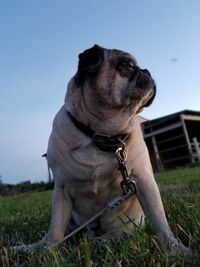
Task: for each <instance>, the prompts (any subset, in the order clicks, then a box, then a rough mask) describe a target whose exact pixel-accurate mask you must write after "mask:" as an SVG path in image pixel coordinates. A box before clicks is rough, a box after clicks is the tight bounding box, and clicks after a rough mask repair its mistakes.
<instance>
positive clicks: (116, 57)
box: [105, 49, 137, 65]
mask: <svg viewBox="0 0 200 267" xmlns="http://www.w3.org/2000/svg"><path fill="white" fill-rule="evenodd" d="M105 56H106V58H107V60H108V61H116V62H118V61H123V60H131V61H133V63H134V64H135V65H137V61H136V59H135V58H134V57H133V56H132V55H131V54H129V53H127V52H124V51H122V50H118V49H105Z"/></svg>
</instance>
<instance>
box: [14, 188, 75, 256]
mask: <svg viewBox="0 0 200 267" xmlns="http://www.w3.org/2000/svg"><path fill="white" fill-rule="evenodd" d="M71 211H72V201H71V199H70V197H67V196H66V194H64V187H63V186H56V185H55V188H54V192H53V200H52V219H51V225H50V228H49V231H48V233H47V235H46V236H45V237H44V238H43V240H41V241H39V242H36V243H32V244H29V245H18V246H14V247H11V248H10V249H11V250H14V251H16V252H20V251H30V250H33V249H39V248H42V247H50V246H51V245H53V244H54V243H55V242H57V241H59V240H61V239H62V238H63V237H64V234H65V231H66V229H67V225H68V223H69V220H70V218H71Z"/></svg>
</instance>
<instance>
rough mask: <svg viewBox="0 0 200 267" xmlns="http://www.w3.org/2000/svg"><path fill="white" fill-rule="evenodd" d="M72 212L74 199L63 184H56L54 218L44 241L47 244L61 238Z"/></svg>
mask: <svg viewBox="0 0 200 267" xmlns="http://www.w3.org/2000/svg"><path fill="white" fill-rule="evenodd" d="M71 212H72V200H71V198H70V197H68V195H67V194H66V192H64V187H63V186H58V185H55V188H54V192H53V200H52V219H51V225H50V228H49V231H48V233H47V235H46V236H45V237H44V239H43V240H44V242H45V243H46V245H47V246H50V245H51V244H53V243H55V242H57V241H59V240H61V239H62V238H63V237H64V234H65V231H66V229H67V226H68V224H69V221H70V218H71Z"/></svg>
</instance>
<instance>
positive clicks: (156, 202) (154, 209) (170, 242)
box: [135, 172, 189, 254]
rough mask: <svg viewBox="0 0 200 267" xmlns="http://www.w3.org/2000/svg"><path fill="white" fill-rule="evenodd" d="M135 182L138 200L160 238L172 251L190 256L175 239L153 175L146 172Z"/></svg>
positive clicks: (136, 178) (137, 177)
mask: <svg viewBox="0 0 200 267" xmlns="http://www.w3.org/2000/svg"><path fill="white" fill-rule="evenodd" d="M135 180H136V187H137V197H138V200H139V202H140V204H141V206H142V208H143V211H144V213H145V215H146V216H147V219H148V220H149V221H150V223H151V224H152V225H153V227H154V228H155V231H156V232H157V234H158V236H159V237H160V238H161V240H162V241H163V242H164V243H165V244H166V245H167V246H168V247H170V248H171V249H172V250H175V251H179V252H181V253H183V254H188V252H189V251H188V249H187V248H186V247H185V246H184V245H183V244H182V243H181V242H179V241H178V240H177V239H176V238H175V236H174V234H173V233H172V231H171V229H170V227H169V224H168V222H167V218H166V215H165V211H164V208H163V204H162V200H161V196H160V192H159V189H158V186H157V184H156V181H155V179H154V176H153V174H151V173H147V172H146V173H143V174H142V176H136V177H135Z"/></svg>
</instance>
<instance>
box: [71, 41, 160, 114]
mask: <svg viewBox="0 0 200 267" xmlns="http://www.w3.org/2000/svg"><path fill="white" fill-rule="evenodd" d="M75 82H76V86H77V87H81V88H82V90H87V94H89V95H90V100H91V99H92V101H93V103H92V104H93V106H94V107H97V106H99V105H100V106H103V107H105V108H106V107H110V108H123V109H124V108H126V107H127V108H129V109H130V108H131V110H132V113H138V112H140V111H141V110H142V109H143V108H144V107H147V106H149V105H150V104H151V103H152V101H153V99H154V97H155V94H156V86H155V82H154V80H153V79H152V77H151V74H150V72H149V71H148V70H147V69H140V68H139V66H138V65H137V62H136V60H135V59H134V58H133V56H131V55H130V54H128V53H126V52H123V51H120V50H116V49H105V48H102V47H100V46H98V45H94V46H93V47H92V48H90V49H87V50H85V51H84V52H83V53H81V54H80V55H79V64H78V71H77V73H76V75H75Z"/></svg>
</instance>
